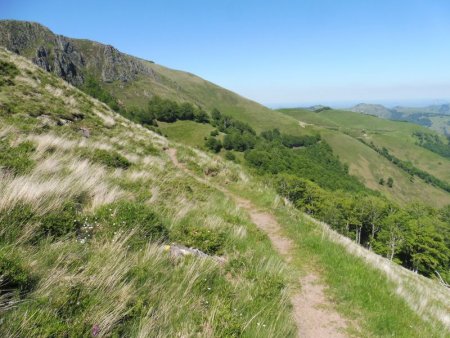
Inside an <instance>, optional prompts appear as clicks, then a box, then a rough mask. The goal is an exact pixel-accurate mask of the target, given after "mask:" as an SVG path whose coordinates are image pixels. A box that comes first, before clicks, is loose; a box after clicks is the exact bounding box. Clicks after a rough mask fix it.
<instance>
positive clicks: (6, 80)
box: [0, 60, 19, 87]
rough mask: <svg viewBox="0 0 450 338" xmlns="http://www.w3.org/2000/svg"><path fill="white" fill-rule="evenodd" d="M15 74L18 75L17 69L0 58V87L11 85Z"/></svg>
mask: <svg viewBox="0 0 450 338" xmlns="http://www.w3.org/2000/svg"><path fill="white" fill-rule="evenodd" d="M17 75H19V70H18V69H17V67H16V66H15V65H14V64H12V63H10V62H6V61H2V60H0V87H1V86H4V85H7V86H11V85H13V84H14V82H13V79H14V78H15V77H16V76H17Z"/></svg>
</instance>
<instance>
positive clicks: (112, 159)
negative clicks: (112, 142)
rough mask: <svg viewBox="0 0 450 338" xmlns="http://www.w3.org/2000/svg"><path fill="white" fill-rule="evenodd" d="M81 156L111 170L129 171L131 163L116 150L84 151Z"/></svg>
mask: <svg viewBox="0 0 450 338" xmlns="http://www.w3.org/2000/svg"><path fill="white" fill-rule="evenodd" d="M81 155H82V156H83V157H85V158H87V159H90V160H92V161H94V162H97V163H101V164H103V165H105V166H107V167H110V168H122V169H128V168H129V167H130V166H131V162H130V161H128V160H127V159H126V158H125V157H124V156H122V155H120V154H119V153H118V152H117V151H114V150H104V149H94V150H92V151H89V150H87V149H86V150H84V151H83V152H82V153H81Z"/></svg>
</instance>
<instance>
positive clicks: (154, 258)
mask: <svg viewBox="0 0 450 338" xmlns="http://www.w3.org/2000/svg"><path fill="white" fill-rule="evenodd" d="M0 61H1V64H0V65H1V79H2V80H3V79H4V80H5V81H3V82H2V85H1V87H0V93H1V94H0V107H1V111H0V121H1V123H0V125H1V129H0V141H1V142H0V147H1V152H0V154H1V155H0V173H1V180H0V190H1V191H2V194H1V197H0V257H1V259H0V279H1V280H2V283H1V291H0V313H1V317H2V319H3V320H2V321H1V323H0V332H1V333H2V336H26V335H27V336H64V335H68V336H86V335H90V334H91V332H95V334H94V333H92V334H94V335H97V336H142V337H144V336H167V335H169V336H185V335H188V334H192V333H193V332H198V333H199V334H203V335H216V336H236V335H241V334H242V333H243V332H245V333H246V334H248V335H251V336H261V335H262V336H274V335H278V334H279V335H280V336H293V334H294V332H295V326H294V324H293V321H292V319H291V316H290V304H289V301H288V299H287V297H286V292H287V285H288V283H289V280H290V278H292V277H293V276H288V274H287V270H286V267H285V265H284V263H283V262H282V261H281V259H280V258H279V257H277V255H276V254H275V252H274V251H273V250H272V248H271V246H270V243H269V241H268V240H267V238H266V237H265V236H264V235H263V234H262V233H261V232H260V231H258V230H257V229H256V227H255V225H254V224H252V223H251V222H250V221H249V219H248V217H247V216H246V215H245V214H244V213H243V212H242V211H241V210H239V209H236V207H235V206H234V205H233V203H232V202H231V201H230V200H229V199H227V198H225V196H224V195H223V194H222V193H221V192H219V191H217V190H215V189H211V188H210V187H207V186H205V185H203V184H200V183H198V182H197V181H195V180H193V179H191V178H189V177H186V175H185V174H184V173H182V172H180V171H179V170H178V169H177V168H175V167H174V166H173V165H172V164H171V162H170V160H169V159H168V157H167V155H166V154H165V153H164V151H163V148H165V147H167V146H168V145H169V143H168V141H167V140H166V139H165V138H163V137H161V136H159V135H157V134H154V133H153V132H150V131H148V130H146V129H144V128H142V127H140V126H138V125H135V124H133V123H131V122H129V121H127V120H125V119H124V118H121V117H120V116H118V115H117V114H115V113H113V112H111V111H110V110H109V109H108V108H107V107H106V106H105V105H103V104H101V103H99V102H97V101H95V100H93V99H91V98H89V97H88V96H87V95H85V94H83V93H81V92H80V91H78V90H76V89H75V88H73V87H71V86H69V85H68V84H67V83H65V82H63V81H62V80H58V79H56V78H55V77H54V76H53V75H51V74H48V73H46V72H44V71H42V70H40V69H38V68H37V67H35V66H33V65H32V64H31V63H29V62H28V61H26V60H25V59H22V58H20V57H17V56H14V55H12V54H10V53H7V52H5V51H3V50H1V51H0ZM235 179H237V178H235ZM182 245H184V246H187V247H194V248H197V249H200V250H202V252H203V253H204V254H203V253H202V254H201V255H199V254H198V253H196V252H195V251H194V252H193V254H190V255H187V256H184V255H183V254H181V253H180V252H182V251H180V250H182V248H183V247H182ZM255 299H257V301H255ZM260 323H263V324H264V325H262V324H261V325H259V324H260ZM257 324H258V325H257Z"/></svg>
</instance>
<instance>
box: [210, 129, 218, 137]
mask: <svg viewBox="0 0 450 338" xmlns="http://www.w3.org/2000/svg"><path fill="white" fill-rule="evenodd" d="M210 135H211V136H213V137H215V136H218V135H219V131H218V130H217V129H214V130H212V131H211V133H210Z"/></svg>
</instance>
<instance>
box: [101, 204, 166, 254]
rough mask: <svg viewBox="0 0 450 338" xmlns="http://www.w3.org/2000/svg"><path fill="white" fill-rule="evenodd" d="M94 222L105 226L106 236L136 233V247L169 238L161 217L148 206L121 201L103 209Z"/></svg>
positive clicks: (132, 241)
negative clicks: (119, 233)
mask: <svg viewBox="0 0 450 338" xmlns="http://www.w3.org/2000/svg"><path fill="white" fill-rule="evenodd" d="M94 221H95V222H99V223H100V224H102V225H103V226H104V234H106V235H107V236H112V235H113V234H114V233H116V232H117V231H130V230H133V231H134V236H133V237H132V239H131V243H132V245H133V246H134V247H138V246H140V245H145V244H146V243H148V242H149V241H161V240H165V239H167V237H168V231H167V228H166V227H165V225H164V223H163V222H162V221H161V219H160V217H159V216H158V215H157V214H156V213H155V212H154V211H153V210H152V209H151V208H150V207H149V206H147V205H145V204H143V203H136V202H130V201H120V202H116V203H114V204H110V205H105V206H103V207H101V208H100V209H99V210H98V211H97V212H96V214H95V216H94Z"/></svg>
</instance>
